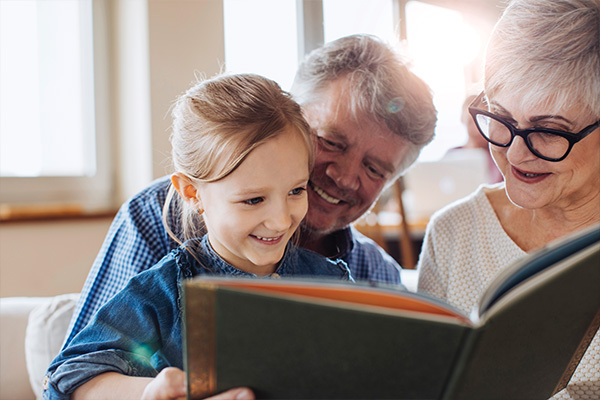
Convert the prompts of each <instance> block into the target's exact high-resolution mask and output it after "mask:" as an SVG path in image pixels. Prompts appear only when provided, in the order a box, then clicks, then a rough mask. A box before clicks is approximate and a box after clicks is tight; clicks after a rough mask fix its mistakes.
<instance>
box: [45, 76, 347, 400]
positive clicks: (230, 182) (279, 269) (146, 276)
mask: <svg viewBox="0 0 600 400" xmlns="http://www.w3.org/2000/svg"><path fill="white" fill-rule="evenodd" d="M173 118H174V124H173V134H172V137H171V142H172V146H173V160H174V166H175V171H176V173H174V174H173V175H172V179H171V181H172V188H171V193H170V196H169V197H168V199H167V202H166V204H165V216H164V222H165V224H167V231H169V232H170V230H169V229H168V223H167V221H168V220H169V218H168V216H167V215H166V213H168V212H169V210H176V211H177V213H178V214H177V216H176V217H179V218H181V219H182V222H183V223H182V226H183V227H184V228H183V232H182V233H181V236H182V238H181V239H180V238H178V237H177V236H176V235H175V234H173V233H172V232H170V234H171V235H172V236H173V238H174V239H175V240H177V241H179V242H180V244H181V246H180V247H179V248H178V249H177V250H174V251H172V252H171V253H169V254H168V255H167V256H166V257H164V258H163V259H162V260H161V261H160V262H159V263H158V264H157V265H155V266H154V267H153V268H151V269H150V270H148V271H146V272H143V273H141V274H139V275H137V276H135V277H134V278H132V279H131V280H130V282H129V284H128V285H127V287H126V288H125V289H124V290H123V291H121V292H120V293H118V294H117V295H116V296H115V297H114V298H113V299H112V300H111V301H110V302H108V303H107V304H106V305H105V306H104V307H103V308H101V309H100V310H99V311H98V313H97V314H96V315H95V317H94V318H93V319H92V321H91V322H90V324H89V325H88V326H87V327H86V328H85V329H84V330H83V331H81V332H80V333H79V334H78V335H77V336H76V337H75V338H74V339H73V341H71V342H70V343H69V345H68V346H67V347H66V348H64V349H63V350H62V352H61V353H60V354H59V355H58V356H57V357H56V359H55V360H54V361H53V362H52V364H51V365H50V367H49V369H48V372H47V374H46V377H45V379H44V398H46V399H54V398H56V399H59V398H60V399H62V398H69V397H70V396H71V395H73V398H85V397H88V398H96V399H97V398H111V397H113V398H114V396H115V394H117V393H118V396H119V397H120V398H140V397H142V396H143V397H144V398H153V399H154V398H177V397H180V396H185V386H184V374H183V371H182V370H181V369H182V368H183V354H182V340H181V339H182V337H181V304H180V299H181V286H180V284H181V281H182V280H183V279H188V278H191V277H193V276H196V275H202V274H213V275H235V276H253V277H279V276H282V277H284V276H288V275H296V276H297V275H311V276H315V275H324V276H328V277H331V278H340V279H351V278H350V277H349V271H348V269H347V267H346V265H345V264H344V263H343V262H342V261H338V262H333V261H330V260H328V259H326V258H323V257H321V256H319V255H318V254H316V253H312V252H310V251H308V250H305V249H302V248H298V247H294V246H292V245H288V242H289V241H290V239H291V238H292V236H293V234H294V232H295V231H296V228H297V227H298V224H299V223H300V221H301V220H302V218H303V217H304V215H305V214H306V211H307V208H308V203H307V195H306V185H307V182H308V177H309V172H310V166H311V163H312V156H313V154H312V143H311V139H310V136H309V128H308V125H307V124H306V122H305V121H304V119H303V117H302V114H301V111H300V107H299V106H298V105H297V104H296V103H295V102H294V101H293V100H292V99H291V98H290V97H289V96H288V94H287V93H285V92H283V91H282V90H281V89H280V88H279V86H278V85H277V84H276V83H274V82H272V81H270V80H268V79H266V78H263V77H260V76H257V75H249V74H246V75H222V76H219V77H216V78H213V79H211V80H207V81H205V82H203V83H200V84H198V85H196V86H194V87H193V88H191V89H190V90H189V91H188V92H187V93H186V94H185V95H183V96H182V97H181V98H180V99H179V100H178V102H177V104H176V105H175V108H174V110H173ZM175 191H176V192H177V193H178V194H179V195H178V196H177V195H176V194H175ZM172 201H176V202H178V203H179V204H177V205H176V206H175V207H173V206H170V204H169V203H170V202H172ZM171 217H173V215H171ZM203 225H205V226H203ZM204 228H205V229H206V232H208V233H207V234H206V235H204V236H202V235H201V232H202V231H203V229H204ZM182 239H183V240H182ZM161 371H162V372H161ZM157 374H158V375H157Z"/></svg>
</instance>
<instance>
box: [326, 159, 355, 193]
mask: <svg viewBox="0 0 600 400" xmlns="http://www.w3.org/2000/svg"><path fill="white" fill-rule="evenodd" d="M353 164H354V163H352V162H348V161H346V162H344V160H341V161H340V162H336V163H331V164H329V165H328V166H327V169H326V170H325V173H326V174H327V176H329V177H330V178H331V179H332V180H333V181H334V182H335V184H336V185H337V186H338V187H339V188H340V189H348V190H358V188H359V187H360V180H359V177H358V172H359V167H358V166H356V165H353Z"/></svg>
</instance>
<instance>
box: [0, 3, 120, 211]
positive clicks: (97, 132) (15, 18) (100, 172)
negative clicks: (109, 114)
mask: <svg viewBox="0 0 600 400" xmlns="http://www.w3.org/2000/svg"><path fill="white" fill-rule="evenodd" d="M101 3H102V2H92V0H79V1H71V0H50V1H48V0H31V1H20V0H2V1H0V18H1V22H0V26H1V28H0V29H1V32H0V33H1V34H0V63H1V65H0V87H1V88H2V90H1V98H0V113H1V115H2V118H1V119H0V180H1V186H2V190H1V191H0V202H1V203H10V204H15V203H17V204H25V203H59V202H60V203H64V202H76V203H78V204H79V205H80V206H81V207H82V208H103V207H106V206H107V205H108V204H109V203H110V201H111V199H110V189H111V187H110V181H109V176H110V174H109V171H108V169H109V165H110V164H109V162H100V161H102V160H105V158H106V156H107V154H106V149H107V147H108V134H107V131H108V130H106V129H105V128H104V126H105V125H106V122H105V119H106V114H105V113H103V114H100V115H99V114H98V112H99V111H103V110H106V109H107V108H104V109H103V107H104V104H103V102H104V100H103V99H104V98H105V97H106V96H105V93H104V92H103V91H104V90H106V89H105V87H106V86H107V85H106V84H105V83H104V84H98V83H102V82H105V81H103V79H104V71H105V68H103V66H102V64H101V63H102V62H103V61H102V60H105V59H106V57H102V53H101V51H102V48H103V46H102V43H101V40H102V27H101V24H95V23H94V22H97V21H100V20H101V19H100V18H101V15H100V14H102V12H103V6H102V4H101ZM96 25H99V26H96ZM95 52H96V54H95ZM101 166H103V168H104V169H101Z"/></svg>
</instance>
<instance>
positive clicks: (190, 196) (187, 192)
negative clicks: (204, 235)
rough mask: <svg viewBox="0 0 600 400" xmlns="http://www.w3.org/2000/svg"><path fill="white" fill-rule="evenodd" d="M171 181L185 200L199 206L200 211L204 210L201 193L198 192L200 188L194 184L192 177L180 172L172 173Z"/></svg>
mask: <svg viewBox="0 0 600 400" xmlns="http://www.w3.org/2000/svg"><path fill="white" fill-rule="evenodd" d="M171 183H172V184H173V186H174V187H175V190H177V193H179V195H180V196H181V198H182V199H183V200H185V201H186V202H187V203H188V204H190V205H191V206H192V207H195V208H197V209H198V212H199V213H202V212H203V211H204V210H203V208H202V200H201V199H200V193H198V189H196V186H194V184H193V183H192V181H191V180H190V178H188V177H187V176H185V175H184V174H182V173H179V172H178V173H175V174H173V175H171Z"/></svg>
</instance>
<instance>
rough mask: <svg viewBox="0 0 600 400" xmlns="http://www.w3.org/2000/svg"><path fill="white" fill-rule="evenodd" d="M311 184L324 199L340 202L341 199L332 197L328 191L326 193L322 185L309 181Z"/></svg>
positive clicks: (330, 202)
mask: <svg viewBox="0 0 600 400" xmlns="http://www.w3.org/2000/svg"><path fill="white" fill-rule="evenodd" d="M309 185H310V187H311V188H312V190H313V191H314V192H315V193H316V194H318V195H319V197H321V198H322V199H323V200H325V201H326V202H328V203H329V204H339V202H340V201H341V200H340V199H336V198H335V197H332V196H330V195H328V194H327V193H325V191H324V190H323V189H321V188H320V187H318V186H317V185H315V184H314V183H313V182H312V181H311V182H309Z"/></svg>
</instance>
